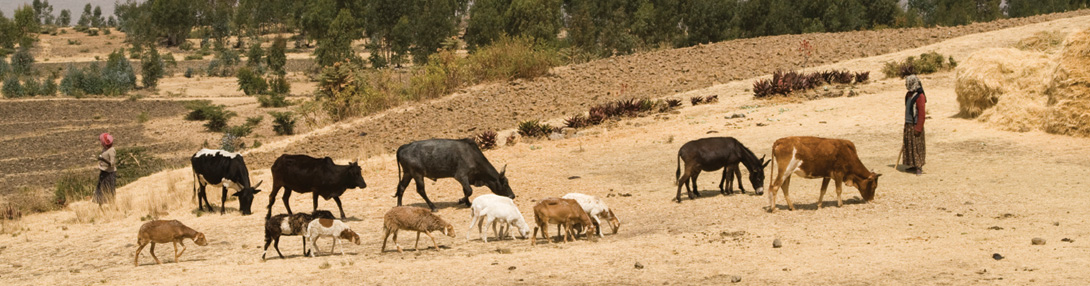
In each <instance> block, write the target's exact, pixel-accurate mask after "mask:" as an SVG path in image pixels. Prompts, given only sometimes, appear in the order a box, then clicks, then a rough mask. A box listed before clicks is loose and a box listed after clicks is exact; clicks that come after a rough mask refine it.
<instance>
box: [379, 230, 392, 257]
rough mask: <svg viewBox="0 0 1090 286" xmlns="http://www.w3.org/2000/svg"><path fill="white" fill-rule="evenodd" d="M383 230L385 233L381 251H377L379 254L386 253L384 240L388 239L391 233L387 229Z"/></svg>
mask: <svg viewBox="0 0 1090 286" xmlns="http://www.w3.org/2000/svg"><path fill="white" fill-rule="evenodd" d="M385 230H386V233H385V234H384V235H383V236H382V251H379V252H380V253H381V252H386V240H389V239H390V233H391V231H390V230H389V229H385Z"/></svg>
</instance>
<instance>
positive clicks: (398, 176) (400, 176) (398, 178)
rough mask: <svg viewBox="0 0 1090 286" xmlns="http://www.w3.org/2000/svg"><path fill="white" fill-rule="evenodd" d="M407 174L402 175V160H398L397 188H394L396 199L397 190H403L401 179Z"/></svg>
mask: <svg viewBox="0 0 1090 286" xmlns="http://www.w3.org/2000/svg"><path fill="white" fill-rule="evenodd" d="M404 175H405V174H402V173H401V160H397V188H394V197H395V198H396V197H397V190H399V189H401V179H402V178H403V177H404Z"/></svg>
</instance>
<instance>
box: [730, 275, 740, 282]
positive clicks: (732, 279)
mask: <svg viewBox="0 0 1090 286" xmlns="http://www.w3.org/2000/svg"><path fill="white" fill-rule="evenodd" d="M738 282H742V276H738V275H735V276H731V277H730V283H738Z"/></svg>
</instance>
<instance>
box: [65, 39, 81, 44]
mask: <svg viewBox="0 0 1090 286" xmlns="http://www.w3.org/2000/svg"><path fill="white" fill-rule="evenodd" d="M81 44H83V42H80V40H72V39H69V40H68V45H70V46H79V45H81Z"/></svg>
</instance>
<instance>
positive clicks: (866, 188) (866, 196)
mask: <svg viewBox="0 0 1090 286" xmlns="http://www.w3.org/2000/svg"><path fill="white" fill-rule="evenodd" d="M881 176H882V174H878V173H874V172H871V173H870V176H867V177H866V178H862V179H860V178H856V180H855V187H856V188H858V189H859V194H860V195H863V200H864V201H868V202H869V201H871V200H873V199H874V190H875V189H877V188H878V177H881Z"/></svg>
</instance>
